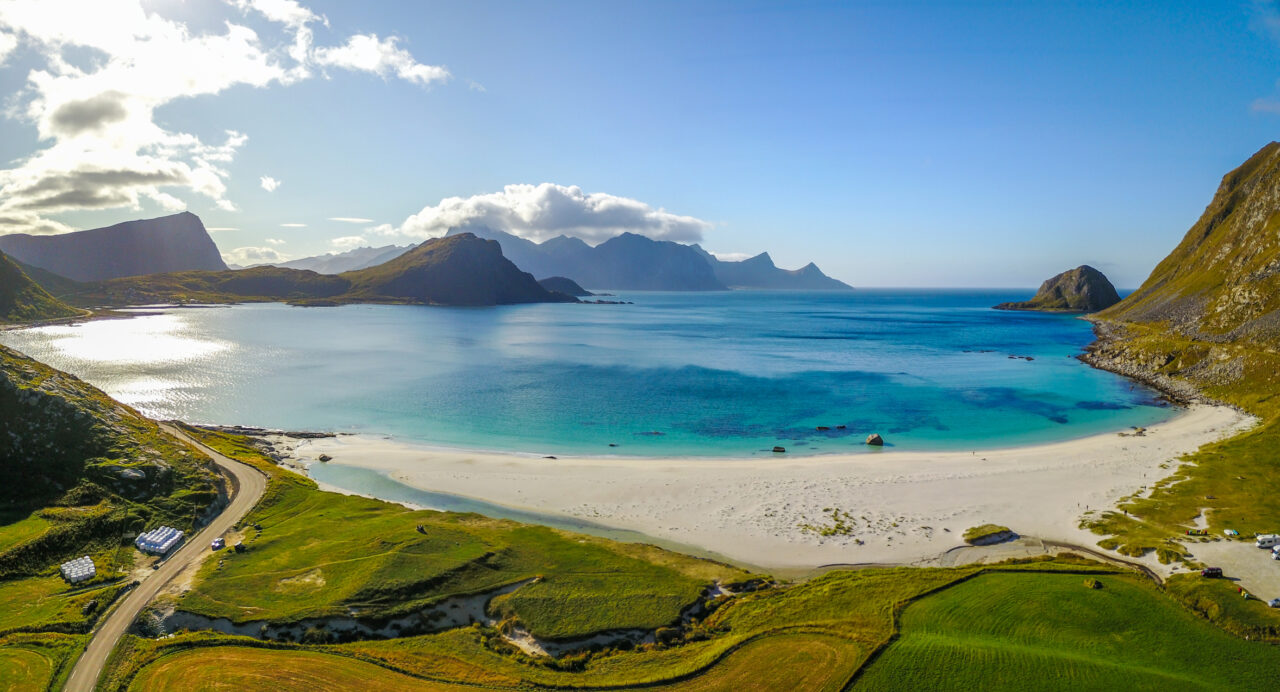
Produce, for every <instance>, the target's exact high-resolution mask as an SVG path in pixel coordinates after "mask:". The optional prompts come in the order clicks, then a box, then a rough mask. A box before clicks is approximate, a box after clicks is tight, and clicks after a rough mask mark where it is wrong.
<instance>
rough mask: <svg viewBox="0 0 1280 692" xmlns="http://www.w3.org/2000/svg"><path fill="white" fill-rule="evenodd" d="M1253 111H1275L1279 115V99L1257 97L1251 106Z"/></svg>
mask: <svg viewBox="0 0 1280 692" xmlns="http://www.w3.org/2000/svg"><path fill="white" fill-rule="evenodd" d="M1251 108H1252V109H1253V112H1254V113H1275V114H1276V115H1280V100H1277V99H1257V100H1255V101H1254V102H1253V105H1252V106H1251Z"/></svg>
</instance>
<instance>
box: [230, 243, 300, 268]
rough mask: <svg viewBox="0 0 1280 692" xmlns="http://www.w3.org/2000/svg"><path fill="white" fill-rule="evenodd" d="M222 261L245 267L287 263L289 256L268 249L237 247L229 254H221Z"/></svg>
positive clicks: (273, 249)
mask: <svg viewBox="0 0 1280 692" xmlns="http://www.w3.org/2000/svg"><path fill="white" fill-rule="evenodd" d="M222 260H223V261H224V262H226V263H227V264H238V265H240V266H242V267H247V266H249V265H251V264H269V263H273V262H287V261H288V260H289V256H288V255H285V254H281V253H280V252H279V251H277V250H276V249H275V248H269V247H238V248H236V249H234V250H232V251H230V252H224V253H222Z"/></svg>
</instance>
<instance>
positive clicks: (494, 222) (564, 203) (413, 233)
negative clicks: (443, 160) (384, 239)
mask: <svg viewBox="0 0 1280 692" xmlns="http://www.w3.org/2000/svg"><path fill="white" fill-rule="evenodd" d="M464 226H488V227H490V228H493V229H495V230H500V231H506V232H507V233H512V234H514V235H518V236H521V237H523V238H528V239H529V240H532V241H535V242H542V241H544V240H547V239H549V238H554V237H555V236H558V235H562V234H563V235H569V236H576V237H578V238H581V239H583V240H585V241H587V242H588V243H592V244H595V243H600V242H604V241H605V240H608V239H609V238H612V237H613V236H615V235H618V234H620V233H624V232H631V233H639V234H641V235H646V236H649V237H650V238H653V239H655V240H673V241H677V242H697V241H700V240H702V234H703V233H704V232H705V231H707V230H709V229H710V228H711V226H712V225H711V224H710V223H708V222H706V221H703V220H701V219H698V218H694V217H692V216H682V215H680V214H673V213H671V212H669V211H667V210H665V209H655V208H653V207H651V206H649V205H648V204H645V203H644V202H641V201H639V200H635V199H630V198H628V197H618V196H616V195H610V194H606V193H603V192H592V193H587V192H583V190H582V188H580V187H578V186H576V185H571V186H564V185H555V184H552V183H542V184H540V185H507V186H506V187H504V188H503V189H502V191H500V192H492V193H488V194H483V195H474V196H472V197H446V198H445V199H442V200H441V201H440V203H439V204H436V205H432V206H428V207H424V208H423V209H422V211H420V212H418V213H417V214H414V215H413V216H410V217H409V218H408V219H406V220H405V222H404V223H403V224H401V225H400V227H398V228H393V227H390V226H383V227H380V228H379V229H378V230H379V231H380V232H382V233H385V234H400V235H404V236H407V237H410V238H434V237H438V236H442V235H444V234H445V233H446V232H448V231H449V229H451V228H457V227H464Z"/></svg>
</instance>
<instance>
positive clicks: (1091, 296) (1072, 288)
mask: <svg viewBox="0 0 1280 692" xmlns="http://www.w3.org/2000/svg"><path fill="white" fill-rule="evenodd" d="M1119 302H1120V295H1119V294H1117V293H1116V288H1115V286H1112V285H1111V282H1110V281H1109V280H1108V279H1107V277H1106V276H1104V275H1103V274H1102V272H1100V271H1098V270H1097V269H1094V268H1093V267H1090V266H1089V265H1087V264H1082V265H1080V266H1079V267H1076V268H1075V269H1070V270H1068V271H1065V272H1062V273H1061V274H1058V275H1057V276H1054V277H1053V278H1051V279H1049V280H1047V281H1045V282H1044V283H1042V284H1040V290H1039V291H1036V295H1035V297H1034V298H1032V299H1031V300H1027V301H1023V302H1020V303H1001V304H999V305H997V306H995V309H997V310H1040V311H1043V312H1097V311H1098V310H1103V309H1105V308H1109V307H1111V306H1112V305H1115V304H1116V303H1119Z"/></svg>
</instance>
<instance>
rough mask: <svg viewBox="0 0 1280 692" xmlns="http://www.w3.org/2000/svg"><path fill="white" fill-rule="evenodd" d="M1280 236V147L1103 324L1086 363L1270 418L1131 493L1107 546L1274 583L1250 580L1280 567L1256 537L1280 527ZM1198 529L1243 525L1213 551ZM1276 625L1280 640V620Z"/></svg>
mask: <svg viewBox="0 0 1280 692" xmlns="http://www.w3.org/2000/svg"><path fill="white" fill-rule="evenodd" d="M1277 229H1280V144H1277V143H1275V142H1273V143H1271V144H1268V145H1267V146H1265V147H1263V148H1262V149H1261V150H1260V151H1258V152H1257V153H1256V154H1254V155H1253V156H1252V157H1250V158H1249V160H1248V161H1246V162H1245V163H1244V164H1243V165H1241V166H1240V167H1239V168H1237V169H1235V170H1233V171H1231V172H1230V173H1228V174H1227V175H1226V176H1224V177H1223V179H1222V183H1221V184H1220V185H1219V186H1218V190H1217V193H1216V194H1215V195H1214V197H1213V199H1212V201H1211V202H1210V203H1209V205H1208V207H1207V208H1206V209H1205V211H1204V213H1203V214H1202V215H1201V216H1200V219H1199V220H1198V221H1197V222H1196V223H1195V224H1194V225H1193V226H1192V227H1191V229H1190V230H1189V231H1187V233H1186V235H1185V236H1184V237H1183V239H1182V242H1181V243H1179V244H1178V246H1177V247H1176V248H1175V249H1174V250H1173V252H1172V253H1170V254H1169V256H1168V257H1167V258H1165V259H1164V261H1162V262H1161V263H1160V264H1159V265H1157V266H1156V268H1155V270H1154V271H1152V273H1151V276H1150V277H1149V278H1148V279H1147V280H1146V281H1145V282H1144V283H1143V284H1142V286H1141V288H1139V289H1138V290H1137V291H1135V292H1134V293H1133V294H1131V295H1129V296H1128V297H1126V298H1125V299H1124V300H1123V301H1121V302H1120V303H1118V304H1117V305H1115V306H1112V307H1111V308H1109V309H1107V310H1104V311H1102V312H1100V313H1097V314H1095V315H1093V316H1092V317H1091V318H1090V319H1092V320H1093V321H1094V322H1095V325H1096V331H1097V333H1098V337H1099V338H1098V341H1097V342H1095V343H1094V344H1093V345H1091V346H1090V347H1089V349H1088V352H1087V353H1086V354H1085V356H1084V360H1086V361H1087V362H1089V363H1091V364H1093V365H1095V366H1097V367H1101V368H1105V369H1108V370H1112V371H1115V372H1119V373H1123V374H1126V375H1129V376H1132V377H1135V378H1139V379H1143V380H1146V381H1149V382H1152V383H1154V384H1156V385H1158V386H1161V387H1164V388H1166V389H1168V390H1172V391H1175V392H1178V393H1180V394H1182V395H1184V396H1187V397H1195V396H1207V397H1209V398H1212V399H1216V400H1219V401H1224V402H1227V403H1229V404H1233V405H1235V406H1237V407H1239V408H1242V409H1244V410H1246V411H1248V412H1249V413H1252V414H1254V415H1255V416H1258V417H1259V418H1260V422H1259V424H1258V425H1257V426H1256V427H1255V428H1254V429H1253V430H1251V431H1249V432H1248V433H1246V434H1242V435H1239V436H1236V437H1234V438H1232V439H1229V440H1226V441H1224V442H1221V443H1218V444H1214V445H1209V446H1206V447H1204V448H1202V449H1201V450H1200V451H1198V452H1197V453H1195V454H1193V455H1190V456H1188V457H1186V458H1184V460H1183V463H1182V465H1181V466H1179V467H1178V468H1177V470H1176V475H1175V476H1174V478H1175V479H1176V482H1161V483H1158V484H1156V485H1155V487H1154V488H1153V489H1152V490H1151V491H1150V492H1149V493H1148V494H1146V495H1145V496H1135V497H1133V498H1130V500H1129V501H1127V502H1125V503H1123V504H1121V505H1120V508H1121V509H1122V510H1124V512H1125V514H1123V515H1122V514H1121V513H1119V512H1106V513H1102V514H1100V515H1098V516H1095V517H1092V518H1091V527H1092V528H1093V530H1094V531H1095V532H1097V533H1099V534H1101V535H1104V536H1108V537H1107V538H1106V539H1104V540H1103V541H1102V543H1101V544H1102V545H1104V547H1114V548H1116V549H1117V550H1120V551H1121V552H1124V553H1125V554H1127V555H1144V554H1151V553H1154V554H1155V555H1157V556H1158V557H1159V559H1160V560H1161V561H1168V560H1176V559H1188V560H1192V564H1193V565H1194V564H1195V563H1196V561H1201V560H1203V561H1206V562H1207V561H1208V560H1213V562H1214V564H1218V565H1220V566H1222V567H1223V568H1224V569H1225V570H1226V572H1227V574H1228V575H1229V576H1231V575H1234V576H1236V577H1237V578H1240V579H1241V582H1240V583H1241V584H1242V585H1243V586H1245V587H1246V588H1248V589H1257V588H1260V584H1263V583H1265V582H1258V581H1256V580H1255V579H1254V578H1253V577H1251V576H1250V574H1251V573H1253V572H1256V570H1257V568H1261V569H1265V570H1266V572H1265V573H1266V574H1271V573H1272V572H1273V571H1274V567H1273V566H1272V565H1271V564H1270V561H1267V564H1262V565H1258V564H1255V563H1256V562H1257V559H1258V551H1256V550H1254V549H1253V546H1252V539H1251V538H1249V539H1248V540H1247V541H1246V537H1251V536H1253V535H1254V534H1255V533H1271V532H1274V531H1276V529H1277V527H1280V499H1277V494H1276V492H1275V488H1277V487H1280V466H1277V464H1276V450H1277V449H1280V399H1277V397H1276V393H1277V392H1280V350H1278V347H1280V312H1278V309H1280V238H1278V237H1277ZM1170 473H1174V472H1172V471H1171V472H1170ZM1189 526H1197V527H1204V528H1207V529H1208V533H1209V534H1210V535H1212V536H1216V537H1222V536H1223V531H1224V530H1226V529H1231V530H1233V531H1235V532H1237V533H1238V538H1234V539H1232V538H1227V539H1226V540H1225V541H1223V539H1221V538H1219V540H1218V542H1216V543H1215V545H1212V546H1200V545H1198V544H1192V543H1191V542H1190V541H1191V539H1188V538H1187V537H1186V536H1185V535H1184V534H1185V533H1186V530H1187V528H1188V527H1189ZM1205 540H1208V539H1205ZM1237 541H1238V542H1237ZM1193 556H1194V557H1193ZM1210 556H1212V557H1210ZM1250 570H1253V572H1250ZM1231 595H1232V596H1234V595H1235V594H1234V593H1232V594H1231ZM1195 598H1197V599H1203V598H1204V596H1203V594H1196V595H1195ZM1205 607H1208V606H1205ZM1213 607H1214V608H1215V610H1214V611H1213V612H1209V611H1206V610H1203V609H1202V608H1200V607H1197V609H1198V610H1201V611H1202V612H1204V613H1205V614H1206V615H1207V616H1208V617H1210V618H1211V619H1215V620H1218V619H1225V620H1230V619H1232V618H1231V617H1228V616H1226V615H1224V614H1223V613H1222V612H1221V611H1220V609H1217V608H1218V607H1217V606H1213ZM1269 627H1270V630H1269V631H1270V632H1271V634H1272V635H1275V634H1277V633H1280V621H1275V622H1273V623H1272V624H1271V625H1269Z"/></svg>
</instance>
